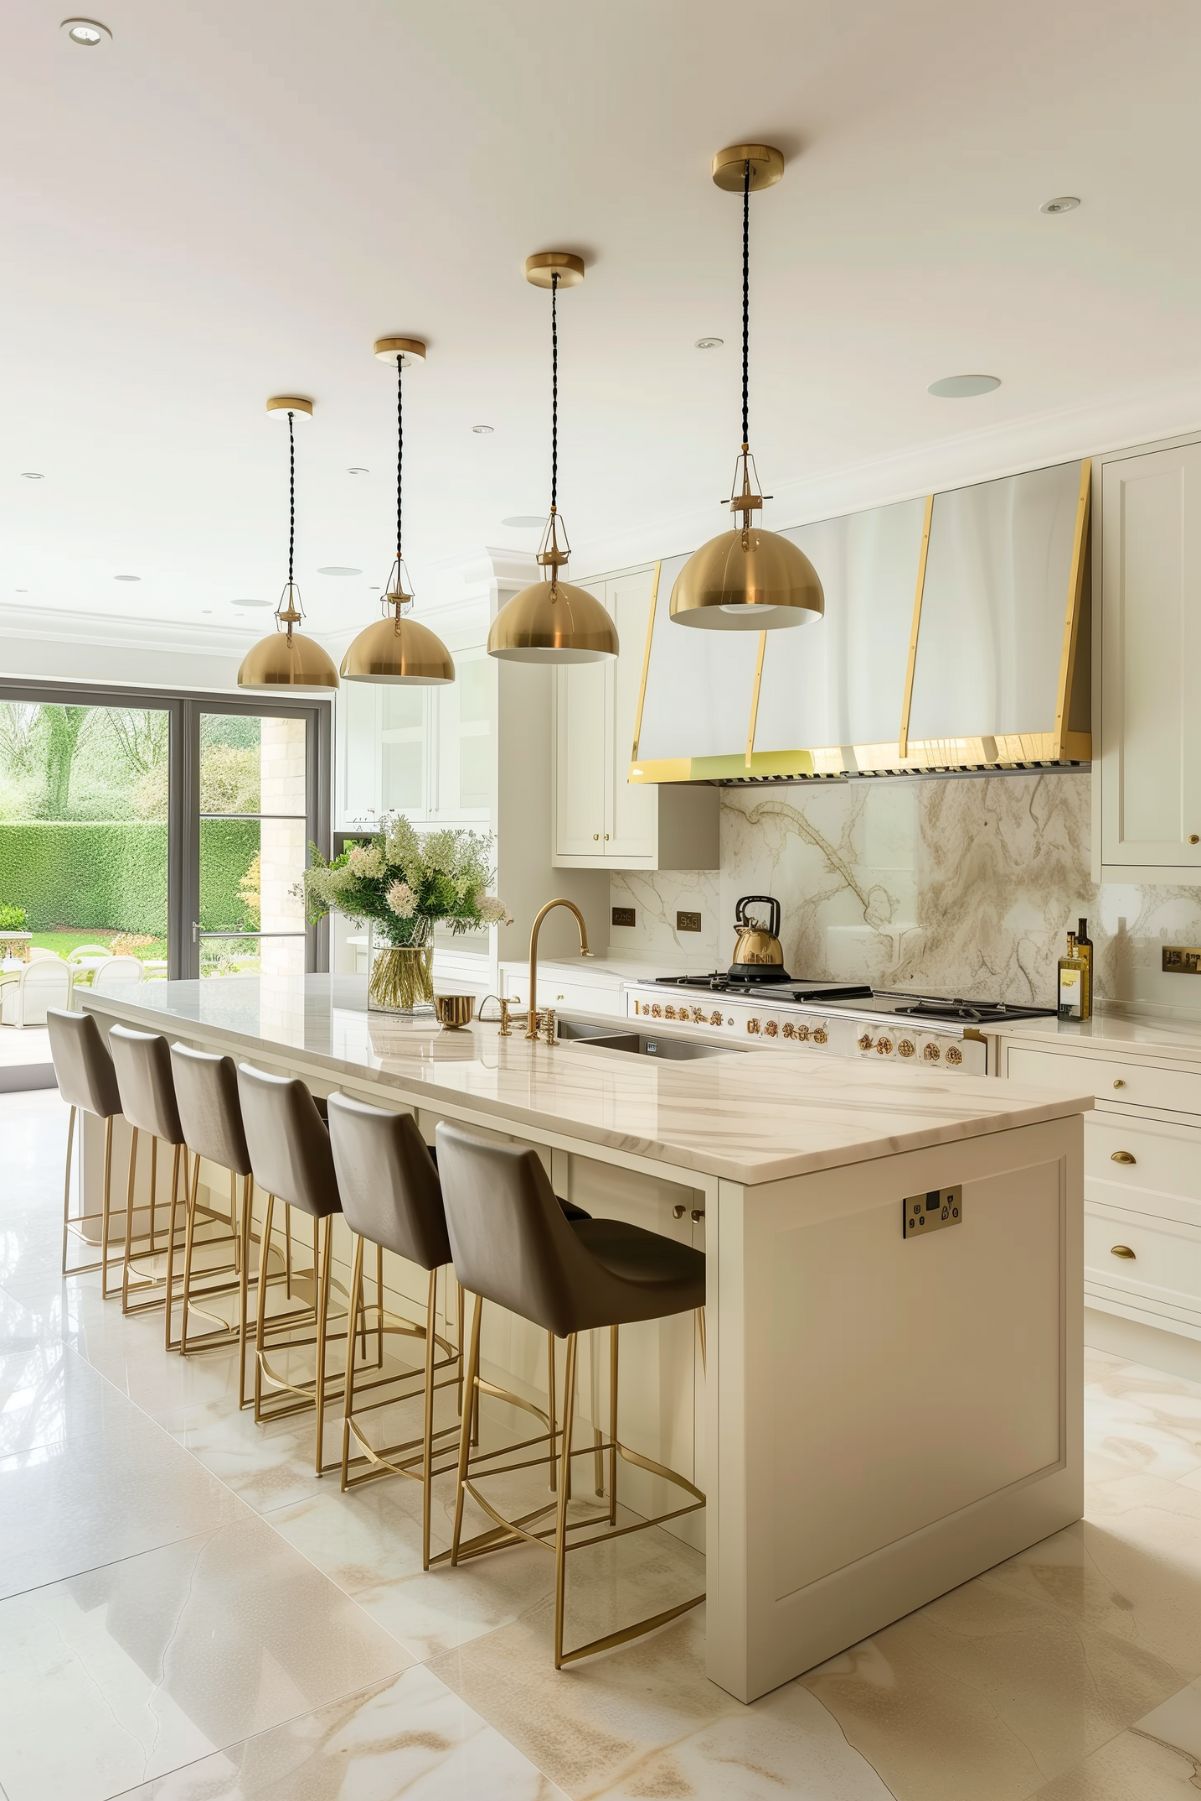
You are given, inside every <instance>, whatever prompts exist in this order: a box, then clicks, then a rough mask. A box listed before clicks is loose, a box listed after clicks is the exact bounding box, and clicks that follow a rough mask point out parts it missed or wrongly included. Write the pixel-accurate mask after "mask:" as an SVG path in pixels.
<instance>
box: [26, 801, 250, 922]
mask: <svg viewBox="0 0 1201 1801" xmlns="http://www.w3.org/2000/svg"><path fill="white" fill-rule="evenodd" d="M258 847H259V827H258V823H257V821H255V820H241V819H211V820H210V819H206V820H202V821H201V825H200V867H201V871H202V881H201V897H200V923H201V925H202V926H204V927H205V928H206V929H212V930H222V929H225V930H243V931H245V930H254V928H255V927H256V926H257V924H258V921H257V918H253V917H251V916H250V914H249V912H248V909H247V907H246V905H245V903H244V901H243V900H242V897H241V895H240V893H239V885H240V883H241V882H242V881H243V879H244V878H245V877H246V875H247V872H248V870H249V868H250V864H251V860H252V859H253V857H254V856H255V854H256V853H257V851H258ZM0 880H3V883H4V886H5V889H6V891H7V893H8V894H10V895H12V896H14V897H15V901H14V903H13V904H16V905H18V906H21V907H23V908H24V910H25V911H26V912H27V913H28V915H29V918H30V920H31V922H32V924H33V927H34V929H35V931H36V930H43V931H44V930H46V929H47V928H48V927H52V926H73V925H77V926H86V927H93V928H94V927H106V926H107V927H110V928H115V929H117V930H119V931H125V932H149V933H152V934H153V935H154V936H155V937H157V938H161V937H162V936H163V935H164V933H165V932H166V929H167V828H166V826H165V825H162V824H155V823H151V822H149V821H143V820H107V821H104V822H103V823H99V822H95V823H94V822H92V821H77V820H36V821H31V822H29V823H23V824H20V825H11V824H8V823H5V822H0Z"/></svg>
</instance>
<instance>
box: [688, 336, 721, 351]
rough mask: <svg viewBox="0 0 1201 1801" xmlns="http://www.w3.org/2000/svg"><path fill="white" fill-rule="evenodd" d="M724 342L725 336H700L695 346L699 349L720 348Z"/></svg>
mask: <svg viewBox="0 0 1201 1801" xmlns="http://www.w3.org/2000/svg"><path fill="white" fill-rule="evenodd" d="M724 343H725V339H724V338H698V339H697V341H696V344H695V346H694V348H695V349H697V350H720V349H721V347H722V345H723V344H724Z"/></svg>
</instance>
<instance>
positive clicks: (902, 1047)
mask: <svg viewBox="0 0 1201 1801" xmlns="http://www.w3.org/2000/svg"><path fill="white" fill-rule="evenodd" d="M916 1049H917V1046H916V1045H915V1044H914V1042H913V1040H912V1038H902V1040H901V1042H900V1044H898V1046H897V1055H898V1056H900V1057H912V1055H913V1053H914V1051H915V1050H916Z"/></svg>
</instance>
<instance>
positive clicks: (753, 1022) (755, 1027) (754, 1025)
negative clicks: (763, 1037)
mask: <svg viewBox="0 0 1201 1801" xmlns="http://www.w3.org/2000/svg"><path fill="white" fill-rule="evenodd" d="M746 1029H747V1031H748V1032H753V1033H754V1034H755V1035H756V1036H758V1033H759V1021H758V1020H757V1019H748V1020H747V1022H746Z"/></svg>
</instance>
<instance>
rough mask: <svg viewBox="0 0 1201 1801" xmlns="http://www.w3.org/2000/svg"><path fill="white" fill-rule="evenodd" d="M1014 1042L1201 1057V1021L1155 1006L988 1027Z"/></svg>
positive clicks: (1026, 1020) (1100, 1009)
mask: <svg viewBox="0 0 1201 1801" xmlns="http://www.w3.org/2000/svg"><path fill="white" fill-rule="evenodd" d="M988 1030H989V1031H990V1032H993V1031H996V1032H998V1033H1000V1034H1002V1035H1003V1036H1004V1037H1005V1038H1006V1039H1007V1040H1008V1041H1009V1043H1011V1044H1012V1043H1014V1042H1020V1043H1026V1042H1029V1043H1030V1044H1031V1045H1046V1044H1047V1043H1048V1041H1051V1042H1053V1043H1054V1044H1055V1045H1057V1046H1058V1047H1059V1048H1060V1049H1065V1048H1070V1047H1071V1046H1072V1045H1077V1044H1078V1045H1081V1046H1084V1045H1088V1046H1090V1047H1091V1048H1092V1049H1093V1050H1113V1051H1130V1050H1146V1051H1154V1052H1156V1053H1157V1054H1158V1055H1160V1056H1166V1057H1201V1017H1197V1018H1190V1017H1189V1016H1188V1015H1187V1014H1180V1013H1167V1012H1164V1011H1162V1010H1158V1009H1156V1008H1153V1007H1101V1008H1098V1009H1097V1011H1096V1012H1094V1014H1093V1016H1092V1018H1091V1019H1083V1020H1073V1019H1056V1018H1053V1017H1052V1018H1050V1019H1019V1020H1014V1021H1013V1023H1012V1024H1011V1025H1002V1026H996V1025H993V1024H990V1025H989V1026H988Z"/></svg>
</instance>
